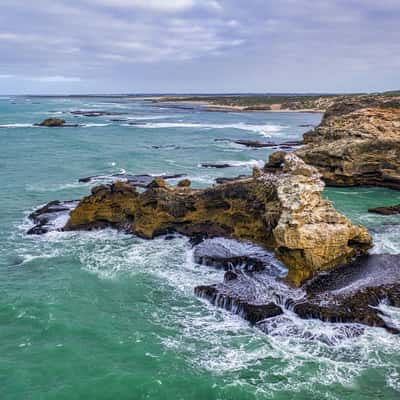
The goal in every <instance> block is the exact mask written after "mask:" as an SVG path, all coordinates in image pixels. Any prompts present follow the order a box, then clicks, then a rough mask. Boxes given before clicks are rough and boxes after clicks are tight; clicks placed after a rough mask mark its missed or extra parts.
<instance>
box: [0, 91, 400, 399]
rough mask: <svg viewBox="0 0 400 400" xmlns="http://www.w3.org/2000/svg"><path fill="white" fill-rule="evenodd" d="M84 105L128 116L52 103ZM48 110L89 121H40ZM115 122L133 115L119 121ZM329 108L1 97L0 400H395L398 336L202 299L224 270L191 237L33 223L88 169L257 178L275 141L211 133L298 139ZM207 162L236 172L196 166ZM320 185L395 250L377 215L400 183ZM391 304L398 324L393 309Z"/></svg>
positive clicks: (204, 179)
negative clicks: (248, 316)
mask: <svg viewBox="0 0 400 400" xmlns="http://www.w3.org/2000/svg"><path fill="white" fill-rule="evenodd" d="M12 103H16V104H12ZM82 109H85V110H106V111H118V112H126V113H127V115H122V116H111V117H110V116H109V117H96V118H87V117H74V116H72V115H70V114H59V115H58V114H56V113H57V112H58V113H61V112H64V111H68V110H82ZM50 111H52V112H51V113H50ZM52 115H57V116H61V117H63V118H65V119H66V120H67V121H68V122H71V123H80V124H84V126H82V127H80V128H62V129H46V128H39V127H33V126H32V124H33V123H35V122H39V121H41V120H42V119H44V118H47V117H49V116H52ZM119 118H121V119H122V118H126V119H128V121H127V122H135V123H138V125H127V122H112V121H110V120H111V119H119ZM319 119H320V116H319V115H317V114H294V113H288V114H285V113H205V112H201V111H199V110H175V109H170V108H164V107H162V105H158V104H156V105H153V104H149V103H146V102H143V101H139V100H137V101H131V100H116V99H107V98H104V99H99V98H95V99H93V98H92V99H62V98H60V99H28V98H23V97H19V98H8V99H6V98H4V99H1V98H0V147H1V149H2V153H1V157H0V183H1V188H2V191H1V195H0V201H1V203H0V204H1V213H0V243H1V250H0V288H1V296H0V399H2V400H3V399H6V400H8V399H18V400H19V399H35V400H36V399H41V400H42V399H45V400H47V399H84V398H85V399H92V398H95V399H110V398H117V399H134V400H136V399H185V400H192V399H199V400H200V399H201V400H203V399H221V400H222V399H227V400H228V399H229V400H231V399H240V400H242V399H267V398H274V399H291V398H296V399H322V398H323V399H343V398H346V399H376V398H384V399H398V398H399V395H400V350H399V349H400V339H399V338H398V337H396V336H393V335H390V334H388V333H386V332H385V331H383V330H381V329H375V328H365V330H364V333H363V334H362V335H361V336H360V337H356V338H351V337H348V335H346V333H344V334H343V331H345V327H343V326H340V325H334V324H326V323H322V322H320V321H302V320H299V319H298V318H297V317H296V316H294V315H291V314H290V313H287V314H285V318H287V320H286V321H285V322H284V323H281V324H277V326H276V328H274V329H272V330H271V333H270V335H264V334H263V333H261V332H260V331H259V330H258V329H255V328H251V327H249V325H248V324H247V323H246V322H245V321H243V320H242V319H240V317H238V316H235V315H231V314H229V313H227V312H225V311H223V310H219V309H216V308H215V307H213V306H210V305H209V304H207V302H205V301H203V300H200V299H197V298H196V297H195V296H194V295H193V288H194V287H195V286H196V285H199V284H208V283H214V282H219V281H221V279H222V276H223V272H222V271H218V270H216V269H213V268H208V267H204V266H201V267H200V266H198V265H196V264H194V262H193V253H192V250H191V249H190V246H189V245H188V242H187V239H185V238H182V237H176V238H175V239H173V240H168V241H166V240H164V239H163V238H158V239H156V240H154V241H145V240H142V239H138V238H135V237H132V236H128V235H124V234H121V233H117V232H114V231H111V230H107V231H102V232H91V233H84V232H79V233H56V232H53V233H49V234H47V235H44V236H42V237H28V236H26V235H25V234H24V232H25V231H26V229H27V228H28V227H29V222H28V221H27V220H26V215H27V213H28V212H29V211H31V210H32V209H33V208H35V207H37V206H38V205H41V204H44V203H46V202H48V201H50V200H55V199H76V198H79V197H81V196H82V195H85V194H87V193H88V192H89V189H90V187H91V184H88V183H86V184H85V183H78V179H79V178H81V177H85V176H90V175H107V174H112V173H118V172H120V171H126V172H128V173H135V174H140V173H151V174H163V173H168V174H170V173H187V174H188V176H189V178H190V179H191V180H192V181H193V184H194V185H195V186H197V187H204V186H208V185H210V184H212V183H213V180H214V179H215V178H216V177H219V176H236V175H240V174H246V173H250V172H251V168H252V166H253V165H254V164H257V163H259V164H260V165H261V164H262V163H263V161H264V160H265V159H266V158H267V156H268V154H269V153H270V152H271V151H272V150H269V149H257V150H252V149H246V148H244V147H242V146H240V145H235V144H231V143H229V142H221V141H214V139H223V138H230V139H249V140H250V139H251V140H267V139H266V137H267V138H268V139H269V140H276V141H278V142H279V141H285V140H293V139H297V138H299V137H300V136H301V133H302V132H303V131H304V130H306V129H307V128H301V127H300V126H299V125H304V124H317V123H318V122H319ZM152 146H159V147H160V148H153V147H152ZM206 162H214V163H215V162H218V163H230V164H233V165H234V167H232V168H228V169H222V170H214V169H206V168H201V167H199V165H200V164H201V163H206ZM325 194H326V196H327V197H328V198H329V199H331V200H332V201H333V202H334V203H335V205H336V206H337V207H338V209H340V210H341V211H342V212H344V213H345V214H346V215H347V216H349V217H350V218H352V219H353V220H354V221H355V222H357V223H362V224H365V225H367V226H368V227H369V228H371V229H372V231H373V234H374V237H375V242H376V247H375V249H374V251H375V252H377V253H383V252H391V253H394V254H396V253H399V250H400V239H399V237H400V235H399V233H400V232H399V223H400V219H399V217H382V216H377V215H372V214H368V213H367V209H368V208H369V207H376V206H381V205H386V204H388V205H389V204H396V203H400V194H399V192H394V191H390V190H384V189H351V190H350V189H332V188H329V189H327V190H326V193H325ZM382 307H386V308H387V306H385V305H382ZM385 310H386V309H385ZM386 311H387V312H389V314H390V315H392V317H393V319H394V320H396V321H400V316H399V312H398V310H395V309H389V310H386Z"/></svg>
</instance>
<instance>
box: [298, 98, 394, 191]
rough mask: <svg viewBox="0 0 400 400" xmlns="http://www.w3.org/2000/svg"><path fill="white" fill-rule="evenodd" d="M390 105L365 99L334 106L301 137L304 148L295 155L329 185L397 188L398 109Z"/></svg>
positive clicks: (390, 103)
mask: <svg viewBox="0 0 400 400" xmlns="http://www.w3.org/2000/svg"><path fill="white" fill-rule="evenodd" d="M397 102H398V101H397ZM398 104H399V107H400V102H398ZM365 105H368V106H369V107H370V106H371V105H372V106H377V105H378V106H379V108H362V107H364V106H365ZM390 105H392V106H395V105H396V100H391V101H390V102H382V101H380V102H379V101H378V100H376V99H375V100H373V99H372V100H371V99H369V100H368V98H367V99H365V101H361V100H358V101H353V102H340V103H338V104H336V105H334V106H333V107H332V108H330V109H328V110H327V112H326V114H325V116H324V119H323V121H322V123H321V125H319V126H318V127H317V128H316V129H314V130H313V131H311V132H308V133H306V134H305V135H304V141H305V143H306V146H304V147H303V148H301V149H299V150H297V151H296V154H297V155H298V156H299V157H301V158H302V159H303V160H304V161H305V162H306V163H307V164H310V165H313V166H315V167H316V168H317V169H318V170H319V171H320V172H321V173H322V175H323V179H324V181H325V182H326V183H327V184H328V185H330V186H358V185H363V186H382V187H388V188H392V189H400V108H388V107H389V106H390Z"/></svg>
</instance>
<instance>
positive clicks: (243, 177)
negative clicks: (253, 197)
mask: <svg viewBox="0 0 400 400" xmlns="http://www.w3.org/2000/svg"><path fill="white" fill-rule="evenodd" d="M246 178H250V176H248V175H239V176H235V177H233V178H225V177H223V178H216V179H215V182H216V183H218V184H219V185H222V184H224V183H228V182H234V181H237V180H239V179H246Z"/></svg>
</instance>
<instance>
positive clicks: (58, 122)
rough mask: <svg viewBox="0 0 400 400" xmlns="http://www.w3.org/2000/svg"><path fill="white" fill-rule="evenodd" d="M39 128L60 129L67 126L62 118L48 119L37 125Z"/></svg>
mask: <svg viewBox="0 0 400 400" xmlns="http://www.w3.org/2000/svg"><path fill="white" fill-rule="evenodd" d="M35 125H37V126H48V127H60V126H64V125H65V120H63V119H61V118H47V119H45V120H44V121H42V122H40V123H39V124H35Z"/></svg>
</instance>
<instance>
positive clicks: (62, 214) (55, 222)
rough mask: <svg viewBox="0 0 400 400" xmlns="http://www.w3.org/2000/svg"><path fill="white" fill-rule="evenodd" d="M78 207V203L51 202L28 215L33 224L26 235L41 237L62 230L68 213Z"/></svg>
mask: <svg viewBox="0 0 400 400" xmlns="http://www.w3.org/2000/svg"><path fill="white" fill-rule="evenodd" d="M77 205H78V201H63V202H61V201H58V200H56V201H52V202H50V203H48V204H46V205H45V206H43V207H41V208H39V209H38V210H36V211H34V212H33V213H31V214H30V215H29V219H30V220H32V221H33V223H34V224H35V226H34V227H32V228H31V229H29V230H28V232H27V233H28V235H42V234H45V233H47V232H50V231H55V230H62V228H63V227H64V225H65V223H66V221H67V220H68V218H69V213H70V212H71V211H72V210H73V209H74V208H75V207H76V206H77Z"/></svg>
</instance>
